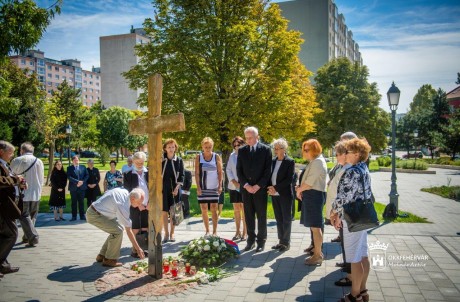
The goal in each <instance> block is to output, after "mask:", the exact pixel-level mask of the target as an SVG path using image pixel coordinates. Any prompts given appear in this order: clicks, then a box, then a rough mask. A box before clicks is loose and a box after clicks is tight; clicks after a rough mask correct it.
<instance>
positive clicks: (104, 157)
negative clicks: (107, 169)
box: [96, 146, 110, 167]
mask: <svg viewBox="0 0 460 302" xmlns="http://www.w3.org/2000/svg"><path fill="white" fill-rule="evenodd" d="M96 150H97V152H98V153H99V155H100V156H99V160H100V161H101V165H102V166H103V167H104V166H105V164H106V163H107V162H108V161H109V159H110V151H109V149H107V148H106V147H104V146H100V147H98V148H96Z"/></svg>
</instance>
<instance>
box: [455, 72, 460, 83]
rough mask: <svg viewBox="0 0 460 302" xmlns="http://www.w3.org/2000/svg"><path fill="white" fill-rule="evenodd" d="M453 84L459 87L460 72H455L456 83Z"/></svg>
mask: <svg viewBox="0 0 460 302" xmlns="http://www.w3.org/2000/svg"><path fill="white" fill-rule="evenodd" d="M455 84H457V85H460V72H457V82H455Z"/></svg>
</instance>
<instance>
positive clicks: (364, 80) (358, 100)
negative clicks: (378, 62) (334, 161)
mask: <svg viewBox="0 0 460 302" xmlns="http://www.w3.org/2000/svg"><path fill="white" fill-rule="evenodd" d="M368 76H369V71H368V69H367V67H366V66H360V65H359V64H357V63H351V62H350V61H349V60H348V59H347V58H339V59H336V60H333V61H331V62H329V63H327V64H326V65H324V66H323V67H321V68H320V69H319V70H318V71H317V75H316V77H315V82H316V93H317V100H318V103H319V107H320V109H321V110H322V112H320V113H318V114H317V115H316V116H315V117H314V122H315V123H316V124H317V125H318V127H317V130H316V132H315V133H314V134H316V135H317V138H318V140H319V141H320V142H321V144H322V145H323V146H332V145H333V144H334V143H335V142H336V141H337V140H338V139H339V138H340V135H341V134H342V133H343V132H345V131H353V132H355V133H356V134H357V135H359V136H364V137H366V139H367V140H368V141H369V144H370V145H371V146H372V149H373V150H381V149H383V148H384V147H386V143H387V142H386V136H385V133H386V132H387V129H388V128H389V127H390V117H389V115H388V113H386V112H385V111H384V110H383V109H381V108H379V101H380V95H379V93H378V91H377V84H376V83H369V82H368Z"/></svg>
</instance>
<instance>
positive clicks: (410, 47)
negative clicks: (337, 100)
mask: <svg viewBox="0 0 460 302" xmlns="http://www.w3.org/2000/svg"><path fill="white" fill-rule="evenodd" d="M54 2H55V0H38V1H37V3H38V4H39V5H40V6H41V7H47V6H49V5H51V4H52V3H54ZM275 2H277V1H275ZM335 3H336V4H337V6H338V8H339V12H340V13H343V14H344V16H345V20H346V24H347V25H348V28H349V29H351V30H352V31H353V35H354V39H355V41H356V42H358V44H359V45H360V50H361V53H362V55H363V59H364V64H365V65H367V66H368V67H369V71H370V81H372V82H377V84H378V87H379V90H380V94H382V101H381V104H380V106H381V107H382V108H384V109H385V110H387V111H388V110H389V109H388V105H387V100H386V92H387V91H388V88H389V87H390V86H391V82H392V81H395V83H396V85H397V86H398V87H399V89H400V90H401V100H400V106H399V109H398V112H405V111H406V110H407V108H408V107H409V103H410V102H411V101H412V98H413V96H414V95H415V93H416V92H417V90H418V88H420V86H422V85H423V84H432V85H433V86H434V87H435V88H436V89H437V88H442V89H443V90H445V91H450V90H452V89H453V88H455V87H456V84H455V81H456V79H457V72H460V59H459V58H460V18H459V16H460V1H458V0H431V1H428V0H335ZM146 17H153V8H152V5H151V1H150V0H134V1H131V0H129V1H125V0H73V1H72V0H64V4H63V7H62V14H61V15H58V16H56V18H55V19H54V20H53V21H52V23H51V25H50V26H49V27H48V30H47V32H46V33H45V35H44V37H43V39H42V40H41V42H40V43H39V44H38V48H39V49H40V50H42V51H45V55H46V56H47V57H49V58H54V59H69V58H76V59H79V60H80V61H81V62H82V67H83V68H84V69H90V68H91V66H99V65H100V63H99V37H100V36H105V35H114V34H122V33H128V32H129V29H130V27H131V25H134V27H141V26H142V22H143V20H144V19H145V18H146Z"/></svg>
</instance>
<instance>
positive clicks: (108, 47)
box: [99, 28, 150, 110]
mask: <svg viewBox="0 0 460 302" xmlns="http://www.w3.org/2000/svg"><path fill="white" fill-rule="evenodd" d="M149 41H150V39H149V38H147V37H146V36H145V32H144V30H143V29H134V28H131V31H130V33H128V34H120V35H112V36H103V37H100V38H99V42H100V54H101V71H102V75H103V77H102V85H103V86H104V89H103V91H102V103H103V105H104V106H105V107H111V106H121V107H125V108H128V109H140V110H142V109H143V108H140V107H139V106H138V105H137V104H136V101H137V99H138V97H139V95H140V93H141V92H142V90H140V89H137V90H133V89H131V88H129V83H128V81H127V80H126V79H125V78H124V77H123V76H122V75H121V74H122V72H126V71H128V70H130V69H131V67H133V66H135V65H137V63H138V62H139V58H138V57H137V56H136V54H135V52H134V47H135V46H136V45H137V44H144V43H148V42H149Z"/></svg>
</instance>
